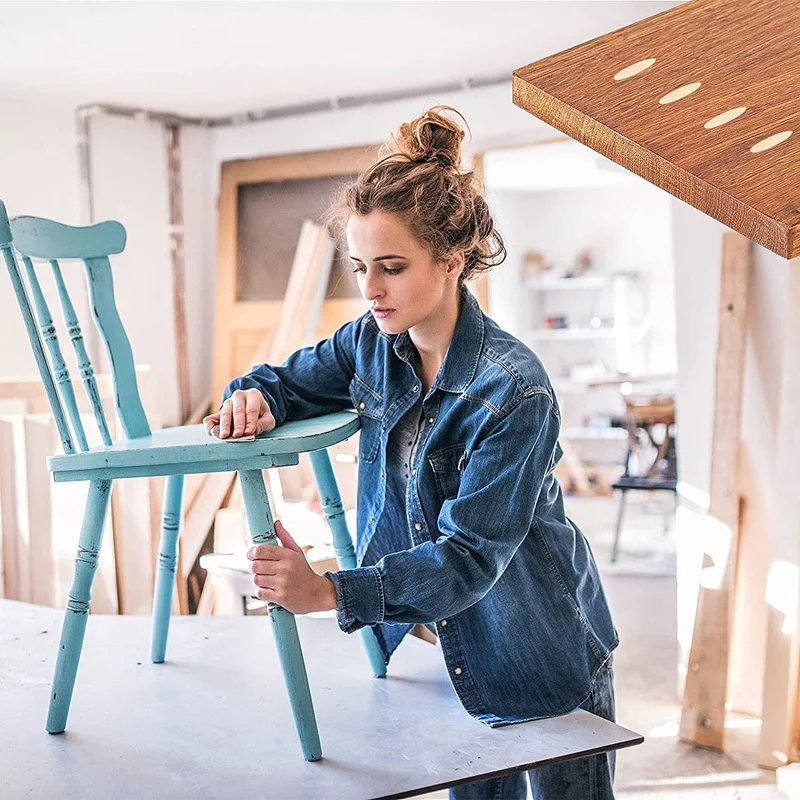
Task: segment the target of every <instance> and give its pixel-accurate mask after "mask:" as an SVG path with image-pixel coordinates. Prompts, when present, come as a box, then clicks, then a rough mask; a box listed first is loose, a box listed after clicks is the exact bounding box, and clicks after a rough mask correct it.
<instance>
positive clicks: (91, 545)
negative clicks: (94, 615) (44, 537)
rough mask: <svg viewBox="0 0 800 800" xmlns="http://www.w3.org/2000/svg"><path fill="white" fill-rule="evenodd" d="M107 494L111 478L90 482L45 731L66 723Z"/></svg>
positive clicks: (64, 725) (90, 597)
mask: <svg viewBox="0 0 800 800" xmlns="http://www.w3.org/2000/svg"><path fill="white" fill-rule="evenodd" d="M110 495H111V481H103V480H98V481H92V482H91V483H90V484H89V494H88V497H87V499H86V511H85V513H84V516H83V523H82V525H81V533H80V538H79V540H78V553H77V556H76V557H75V572H74V575H73V579H72V587H71V588H70V590H69V599H68V600H67V609H66V612H65V614H64V624H63V626H62V628H61V641H60V643H59V648H58V658H57V660H56V670H55V674H54V676H53V687H52V690H51V692H50V708H49V710H48V713H47V723H46V725H45V730H46V731H47V732H48V733H61V732H62V731H63V730H64V728H65V727H66V725H67V716H68V714H69V706H70V702H71V700H72V690H73V688H74V687H75V676H76V674H77V672H78V662H79V661H80V658H81V649H82V648H83V638H84V635H85V633H86V621H87V619H88V617H89V606H90V604H91V599H92V583H93V581H94V576H95V573H96V572H97V556H98V553H99V551H100V545H101V543H102V540H103V528H104V527H105V521H106V513H107V511H108V499H109V497H110Z"/></svg>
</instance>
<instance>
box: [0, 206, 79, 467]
mask: <svg viewBox="0 0 800 800" xmlns="http://www.w3.org/2000/svg"><path fill="white" fill-rule="evenodd" d="M12 242H13V239H12V236H11V226H10V224H9V219H8V214H7V212H6V207H5V204H4V203H3V201H2V200H0V250H2V253H3V260H4V261H5V264H6V269H7V270H8V276H9V278H10V279H11V287H12V288H13V290H14V295H15V296H16V298H17V303H18V305H19V308H20V312H21V313H22V321H23V323H24V324H25V331H26V333H27V334H28V340H29V341H30V343H31V349H32V350H33V357H34V359H35V361H36V367H37V369H38V370H39V376H40V377H41V379H42V383H43V385H44V389H45V393H46V394H47V400H48V402H49V403H50V408H51V409H52V411H53V417H54V419H55V423H56V428H57V429H58V435H59V437H60V439H61V446H62V447H63V448H64V452H65V453H74V452H75V445H74V444H73V442H72V433H71V432H70V429H69V425H67V418H66V416H65V415H64V409H63V408H62V406H61V398H60V397H59V396H58V390H57V389H56V383H55V380H54V379H53V376H52V374H51V373H50V365H49V364H48V363H47V356H46V355H45V351H44V345H43V344H42V341H41V339H40V338H39V332H38V331H37V329H36V321H35V320H34V317H33V311H32V310H31V303H30V300H29V299H28V294H27V292H26V290H25V284H24V283H23V281H22V275H21V274H20V271H19V265H18V264H17V259H16V256H15V255H14V248H13V244H12Z"/></svg>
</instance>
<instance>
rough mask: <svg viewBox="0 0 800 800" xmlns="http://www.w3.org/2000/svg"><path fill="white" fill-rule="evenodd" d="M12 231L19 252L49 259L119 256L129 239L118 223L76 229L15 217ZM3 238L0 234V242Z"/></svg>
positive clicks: (40, 219) (50, 221) (111, 222)
mask: <svg viewBox="0 0 800 800" xmlns="http://www.w3.org/2000/svg"><path fill="white" fill-rule="evenodd" d="M10 228H11V230H13V232H14V236H13V241H14V247H15V248H16V250H17V251H18V252H19V253H21V254H22V255H24V256H28V257H29V258H37V259H38V258H42V259H47V260H51V259H65V258H80V259H87V258H102V257H103V256H110V255H116V254H118V253H121V252H122V251H123V250H124V249H125V241H126V238H127V235H126V233H125V228H124V227H123V226H122V225H121V224H120V223H119V222H116V221H115V220H108V221H106V222H98V223H97V224H95V225H88V226H86V227H75V226H72V225H64V224H63V223H61V222H55V221H54V220H50V219H42V218H41V217H14V219H13V220H11V226H10ZM11 230H9V231H8V233H9V235H10V233H11ZM2 237H3V231H0V241H2ZM9 241H10V239H9Z"/></svg>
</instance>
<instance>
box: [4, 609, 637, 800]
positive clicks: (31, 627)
mask: <svg viewBox="0 0 800 800" xmlns="http://www.w3.org/2000/svg"><path fill="white" fill-rule="evenodd" d="M60 621H61V614H60V613H59V612H56V611H53V610H51V609H44V608H37V607H31V606H24V605H19V604H15V603H9V602H7V601H0V651H1V652H4V653H8V654H9V658H7V659H5V662H3V663H0V677H2V680H0V708H2V709H3V714H2V716H1V717H0V741H2V742H3V749H2V759H3V762H2V763H3V765H4V766H6V765H13V769H11V768H6V769H3V770H0V796H2V797H4V798H19V797H25V796H29V797H36V798H40V797H53V798H61V797H76V798H78V797H79V798H81V800H107V798H109V797H112V798H114V800H129V799H130V800H141V798H143V797H154V798H155V797H170V798H172V797H175V798H179V797H180V798H183V797H191V798H192V800H220V798H226V797H237V798H238V797H264V798H270V799H271V800H272V799H274V800H367V799H368V798H370V799H371V800H375V798H390V797H393V798H398V797H411V796H417V795H419V794H422V793H424V792H427V791H433V790H435V789H441V788H442V787H445V786H450V785H453V784H457V783H466V782H468V781H470V780H478V779H480V778H483V777H486V776H488V775H499V774H503V773H507V772H512V771H516V770H522V769H528V768H533V767H536V766H539V765H542V764H545V763H555V762H558V761H563V760H566V759H570V758H577V757H581V756H585V755H589V754H594V753H599V752H603V751H605V750H608V749H617V748H620V747H630V746H632V745H636V744H639V743H641V741H642V737H641V736H640V735H639V734H637V733H634V732H633V731H630V730H627V729H626V728H623V727H621V726H619V725H615V724H614V723H611V722H608V721H607V720H603V719H600V718H599V717H596V716H594V715H593V714H590V713H588V712H586V711H582V710H580V709H579V710H576V711H573V712H571V713H569V714H566V715H564V716H561V717H554V718H551V719H543V720H538V721H535V722H526V723H522V724H518V725H507V726H504V727H500V728H489V727H488V726H486V725H484V724H482V723H480V722H478V721H477V720H475V719H473V718H472V717H470V716H469V715H468V714H467V713H466V712H465V711H464V709H463V708H462V706H461V704H460V703H459V701H458V698H457V696H456V693H455V691H454V690H453V687H452V685H451V683H450V680H449V678H448V676H447V671H446V668H445V664H444V661H443V659H442V656H441V653H440V652H439V651H438V649H437V648H435V647H431V646H430V645H429V644H427V643H426V642H423V641H420V640H419V639H416V638H415V637H408V638H407V639H406V640H405V641H404V642H403V644H402V646H401V647H400V648H399V649H398V651H397V653H396V654H395V655H394V657H393V658H392V663H391V666H390V668H389V674H388V676H387V678H386V679H385V680H375V679H374V678H373V677H372V676H371V674H370V670H369V664H368V662H367V659H366V656H365V654H364V651H363V647H362V644H361V637H359V636H345V635H344V634H343V633H342V632H341V631H340V630H339V629H338V628H337V627H336V622H335V620H334V619H332V618H330V617H328V618H318V617H317V618H314V617H309V616H300V617H298V618H297V627H298V631H299V634H300V639H301V641H302V643H303V651H304V656H305V662H306V666H307V669H308V677H309V684H310V687H311V693H312V695H313V700H314V710H315V713H316V716H317V721H318V725H319V730H320V738H321V740H322V748H323V758H322V760H321V761H318V762H314V763H311V762H307V761H304V760H303V759H302V756H301V754H300V749H299V747H298V744H297V737H296V734H295V730H294V725H293V722H292V715H291V711H290V709H289V703H288V699H287V696H286V691H285V688H284V684H283V680H282V677H281V670H280V665H279V661H278V655H277V652H276V648H275V644H274V641H273V636H272V631H271V630H270V628H271V625H270V624H269V621H268V620H266V619H264V618H263V617H256V616H252V617H239V618H237V617H226V618H213V617H182V618H178V619H174V620H173V621H172V624H171V626H170V638H169V663H167V664H150V663H149V661H148V660H147V657H146V654H147V641H148V637H149V628H150V621H149V620H148V619H147V618H145V617H137V616H123V617H114V618H94V619H91V620H90V621H89V625H88V628H87V632H86V641H85V644H84V650H83V656H82V659H81V667H80V670H79V672H78V682H77V685H76V689H75V697H74V699H73V709H72V715H71V716H70V728H69V731H70V733H69V734H68V736H67V737H60V738H58V739H56V738H54V737H52V736H51V737H48V736H47V735H46V734H44V733H43V732H42V721H41V715H40V714H38V713H32V709H34V710H37V709H42V708H43V705H44V703H45V702H46V696H47V687H48V685H49V682H50V679H51V677H52V672H53V662H54V658H55V654H56V650H57V645H58V629H59V627H60ZM42 631H46V633H42ZM176 742H180V746H177V745H176ZM211 755H213V757H210V756H211Z"/></svg>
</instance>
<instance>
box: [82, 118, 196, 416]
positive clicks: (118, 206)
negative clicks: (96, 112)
mask: <svg viewBox="0 0 800 800" xmlns="http://www.w3.org/2000/svg"><path fill="white" fill-rule="evenodd" d="M91 142H92V190H93V196H94V214H95V218H96V219H119V220H120V221H122V222H123V224H124V225H125V227H126V229H127V231H128V243H127V245H126V248H125V252H124V253H123V254H121V255H120V256H118V257H116V258H115V259H114V261H113V263H114V282H115V291H116V296H117V303H118V306H119V310H120V316H121V317H122V321H123V324H124V325H125V328H126V330H127V332H128V336H129V338H130V340H131V346H132V347H133V352H134V354H135V357H136V360H137V362H139V363H145V364H149V365H150V366H151V368H152V375H153V386H154V387H157V392H158V396H157V401H156V405H157V407H158V409H159V411H160V414H161V417H162V421H163V422H164V424H167V425H176V424H179V423H180V422H181V420H180V418H179V417H180V412H179V401H178V388H177V381H176V362H175V358H176V351H175V330H174V319H175V316H174V306H173V287H172V261H171V257H170V239H169V198H168V194H167V147H166V133H165V130H164V127H163V125H161V124H160V123H158V122H152V121H140V120H133V119H127V118H122V117H113V116H96V117H93V118H92V119H91ZM207 145H208V133H207V131H205V130H202V129H198V128H185V127H184V128H182V129H181V155H182V167H183V169H182V171H183V176H184V191H183V200H184V228H185V259H186V297H185V304H186V310H187V329H188V330H187V337H188V343H189V353H190V367H191V368H190V378H191V388H192V392H191V395H192V396H191V401H192V408H194V406H195V405H196V404H197V403H198V402H199V401H200V400H201V399H202V397H203V396H204V395H205V394H207V392H208V374H207V373H208V369H209V362H208V358H207V357H206V355H205V354H206V353H208V351H209V346H210V345H209V341H210V336H211V328H212V326H211V324H210V319H211V312H210V309H209V305H208V304H209V301H210V298H211V296H212V295H211V289H210V286H209V280H208V279H209V272H208V262H207V259H206V258H205V242H204V237H205V232H206V230H207V225H205V224H204V222H205V220H204V218H203V216H202V214H203V211H204V210H205V203H204V200H205V198H207V197H208V193H209V187H208V182H207V176H208V171H207V164H208V149H207Z"/></svg>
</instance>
